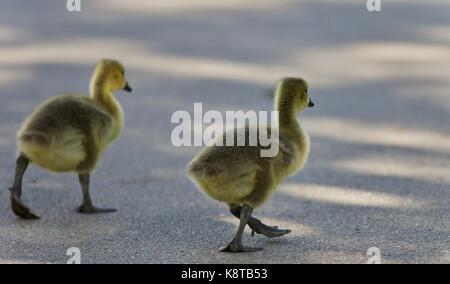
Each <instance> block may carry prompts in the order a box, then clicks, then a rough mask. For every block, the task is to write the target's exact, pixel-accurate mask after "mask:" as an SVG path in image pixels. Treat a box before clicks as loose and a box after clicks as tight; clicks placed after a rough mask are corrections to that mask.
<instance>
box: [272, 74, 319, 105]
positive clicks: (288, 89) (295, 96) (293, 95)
mask: <svg viewBox="0 0 450 284" xmlns="http://www.w3.org/2000/svg"><path fill="white" fill-rule="evenodd" d="M276 103H277V106H278V107H290V108H294V110H295V111H301V110H303V109H305V108H307V107H313V106H314V103H313V102H312V101H311V99H310V98H309V94H308V83H306V81H305V80H303V79H302V78H283V79H281V80H280V81H279V83H278V86H277V90H276Z"/></svg>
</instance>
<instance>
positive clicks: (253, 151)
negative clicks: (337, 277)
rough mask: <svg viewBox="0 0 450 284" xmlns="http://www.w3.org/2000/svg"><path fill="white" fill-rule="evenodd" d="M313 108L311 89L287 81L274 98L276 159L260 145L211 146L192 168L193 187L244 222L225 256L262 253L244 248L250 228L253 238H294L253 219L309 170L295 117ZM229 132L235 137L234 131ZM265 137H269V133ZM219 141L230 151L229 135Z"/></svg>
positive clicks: (297, 80) (302, 83)
mask: <svg viewBox="0 0 450 284" xmlns="http://www.w3.org/2000/svg"><path fill="white" fill-rule="evenodd" d="M313 106H314V103H313V102H312V101H311V99H310V98H309V96H308V85H307V83H306V82H305V81H304V80H303V79H300V78H284V79H282V80H280V82H279V83H278V85H277V89H276V93H275V110H277V111H278V122H279V128H278V132H279V140H278V142H277V143H278V146H279V148H278V150H279V151H278V153H277V154H276V155H275V156H274V157H269V158H267V157H261V155H260V152H261V149H263V148H265V147H263V146H261V144H260V143H259V140H258V144H257V146H248V145H246V146H209V147H206V148H205V149H203V150H202V151H201V152H200V153H199V154H198V155H197V156H196V157H194V159H193V160H192V161H191V162H190V163H189V165H188V174H189V175H190V177H191V178H192V179H193V181H194V182H195V183H196V184H197V185H198V186H199V187H200V188H201V189H203V191H204V192H205V193H206V194H207V195H208V196H210V197H211V198H213V199H216V200H218V201H222V202H225V203H227V204H228V206H229V208H230V212H231V214H232V215H233V216H235V217H236V218H238V219H240V224H239V227H238V229H237V232H236V235H235V237H234V238H233V240H232V241H231V242H230V243H229V244H228V245H227V246H225V247H224V248H223V249H221V251H227V252H253V251H259V250H262V248H252V247H246V246H244V245H243V244H242V236H243V232H244V229H245V226H246V225H248V226H249V227H250V229H251V230H252V236H253V235H254V233H257V234H263V235H264V236H266V237H269V238H273V237H280V236H283V235H285V234H288V233H290V232H291V231H290V230H281V229H278V227H276V226H275V227H271V226H267V225H265V224H263V223H262V222H261V221H260V220H258V219H256V218H254V217H252V213H253V209H254V208H257V207H259V206H261V205H262V204H263V203H264V202H265V201H266V199H267V198H268V197H269V195H270V194H271V193H272V191H273V190H274V189H275V188H276V187H277V185H278V184H280V182H282V181H283V179H284V178H286V177H287V176H289V175H292V174H294V173H297V172H298V171H300V170H301V169H303V167H304V166H305V164H306V161H307V159H308V154H309V137H308V135H307V133H306V132H305V131H304V130H303V129H302V127H301V126H300V124H299V123H298V121H297V115H296V114H297V112H299V111H302V110H303V109H305V108H306V107H313ZM249 127H257V126H254V125H253V126H252V125H250V126H246V127H245V135H246V141H249V133H250V131H249ZM231 131H234V132H235V134H236V133H237V131H236V130H231ZM267 132H268V133H271V129H270V128H269V127H268V129H267ZM225 134H226V133H225ZM234 137H236V135H235V136H234ZM218 139H223V140H222V141H223V145H226V144H225V142H226V135H224V136H223V137H220V138H218ZM214 145H217V144H216V143H215V144H214ZM219 145H220V144H219ZM234 145H236V144H234Z"/></svg>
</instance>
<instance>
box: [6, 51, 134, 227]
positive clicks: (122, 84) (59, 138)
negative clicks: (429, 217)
mask: <svg viewBox="0 0 450 284" xmlns="http://www.w3.org/2000/svg"><path fill="white" fill-rule="evenodd" d="M118 90H125V91H127V92H131V87H130V86H129V85H128V83H127V81H126V79H125V69H124V67H123V65H122V64H121V63H120V62H118V61H116V60H110V59H103V60H101V61H100V62H98V63H97V65H96V66H95V70H94V73H93V75H92V79H91V84H90V96H84V95H76V94H65V95H61V96H57V97H53V98H50V99H49V100H47V101H45V102H44V103H43V104H41V105H40V106H38V107H37V108H36V109H35V110H34V111H33V112H32V114H31V115H30V116H29V117H28V118H27V119H26V120H25V121H24V123H23V125H22V127H21V129H20V130H19V132H18V135H17V140H18V141H17V145H18V158H17V161H16V173H15V178H14V184H13V186H12V188H10V191H11V209H12V211H13V212H14V214H16V215H17V216H19V217H21V218H24V219H37V218H39V217H38V216H36V215H35V214H34V213H32V212H31V211H30V209H29V208H28V207H27V206H25V205H24V204H23V203H22V201H21V195H22V177H23V175H24V173H25V171H26V169H27V167H28V165H29V163H33V164H35V165H37V166H39V167H41V168H44V169H46V170H48V171H51V172H55V173H65V172H76V173H78V176H79V181H80V185H81V189H82V194H83V203H82V205H81V206H80V207H79V208H78V212H80V213H107V212H114V211H116V210H115V209H101V208H96V207H94V205H93V204H92V201H91V197H90V194H89V177H90V173H91V172H92V171H93V170H94V169H95V168H96V166H97V164H98V162H99V160H100V158H101V156H102V153H103V151H104V150H105V148H106V147H107V146H108V144H110V143H111V142H113V141H114V140H115V139H117V138H118V136H119V135H120V133H121V132H122V128H123V125H124V117H123V111H122V107H121V106H120V104H119V102H118V101H117V100H116V98H115V97H114V94H113V93H114V92H115V91H118Z"/></svg>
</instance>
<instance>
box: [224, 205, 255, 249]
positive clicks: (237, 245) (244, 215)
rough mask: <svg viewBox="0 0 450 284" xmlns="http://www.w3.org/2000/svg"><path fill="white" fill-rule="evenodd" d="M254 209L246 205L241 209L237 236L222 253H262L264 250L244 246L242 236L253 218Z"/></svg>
mask: <svg viewBox="0 0 450 284" xmlns="http://www.w3.org/2000/svg"><path fill="white" fill-rule="evenodd" d="M252 212H253V208H252V207H251V206H250V205H247V204H244V205H243V206H242V208H241V214H240V222H239V227H238V229H237V232H236V235H235V236H234V238H233V240H232V241H231V242H230V243H229V244H228V245H227V246H226V247H224V248H223V249H221V250H220V251H222V252H255V251H260V250H262V248H252V247H246V246H244V245H243V244H242V236H243V233H244V229H245V226H246V225H247V223H248V220H249V219H250V217H251V216H252Z"/></svg>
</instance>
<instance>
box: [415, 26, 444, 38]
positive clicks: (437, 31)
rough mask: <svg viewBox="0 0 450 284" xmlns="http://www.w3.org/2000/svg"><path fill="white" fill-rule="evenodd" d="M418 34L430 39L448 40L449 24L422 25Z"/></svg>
mask: <svg viewBox="0 0 450 284" xmlns="http://www.w3.org/2000/svg"><path fill="white" fill-rule="evenodd" d="M419 32H420V34H421V35H422V36H423V37H425V38H427V39H430V40H437V41H444V42H450V26H444V25H433V26H427V27H422V28H421V29H420V30H419Z"/></svg>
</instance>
